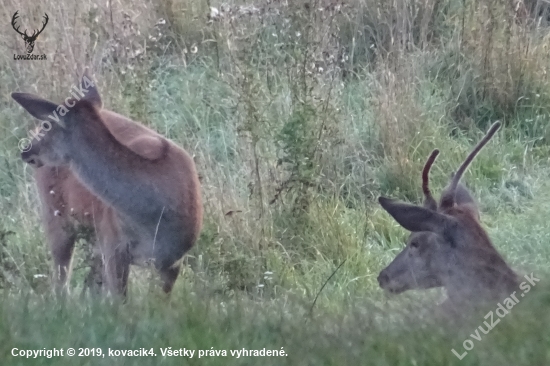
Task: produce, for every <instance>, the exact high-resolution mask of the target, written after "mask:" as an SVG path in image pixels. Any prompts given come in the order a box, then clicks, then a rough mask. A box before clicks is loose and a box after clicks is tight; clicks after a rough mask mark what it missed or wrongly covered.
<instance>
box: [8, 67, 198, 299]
mask: <svg viewBox="0 0 550 366" xmlns="http://www.w3.org/2000/svg"><path fill="white" fill-rule="evenodd" d="M85 80H90V77H89V76H88V72H87V71H86V72H85V74H84V77H83V79H82V83H81V90H85V91H86V94H85V95H84V96H83V97H82V98H75V99H69V98H68V99H67V100H66V104H67V105H69V106H71V108H70V109H69V110H67V109H66V112H65V113H63V114H62V113H60V114H59V118H60V121H59V124H52V127H51V129H50V130H48V131H47V132H46V133H45V134H44V136H43V137H41V138H40V139H37V138H35V139H33V140H32V147H31V149H30V150H29V151H27V152H24V153H22V158H23V160H25V161H27V162H29V163H34V164H35V165H37V166H39V167H40V166H42V165H43V167H44V168H46V167H48V168H50V169H52V168H53V169H68V170H69V172H70V173H71V174H72V175H74V178H75V179H74V181H72V183H71V180H67V178H64V179H65V180H64V182H65V183H66V185H65V186H63V187H62V189H63V188H64V189H67V190H66V191H64V192H60V194H61V193H62V195H60V196H63V197H74V201H71V202H69V203H70V205H72V206H73V207H70V205H68V204H67V203H66V204H65V208H67V207H69V211H70V208H74V211H76V212H82V211H84V212H88V213H90V215H85V216H89V217H84V218H82V217H81V218H80V219H78V218H77V221H79V220H80V221H82V222H85V223H87V224H90V225H93V227H94V228H95V230H96V235H97V243H98V246H99V250H100V252H101V254H102V257H103V270H104V273H103V277H104V279H105V282H106V285H107V288H108V289H109V291H110V292H111V293H113V294H121V295H125V294H126V291H127V283H128V274H129V265H130V264H143V263H145V262H147V261H149V260H152V261H153V262H154V265H155V267H156V269H157V270H158V272H159V273H160V276H161V280H162V281H163V286H162V288H163V290H164V291H165V292H166V293H169V292H171V290H172V288H173V286H174V282H175V281H176V279H177V277H178V274H179V270H180V266H181V264H180V260H181V259H182V257H183V255H184V254H185V253H186V252H187V251H188V250H189V249H191V247H192V246H193V245H194V244H195V242H196V240H197V238H198V235H199V232H200V229H201V225H202V203H201V196H200V185H199V181H198V175H197V172H196V168H195V164H194V162H193V159H192V158H191V157H190V156H189V154H188V153H187V152H185V151H184V150H183V149H181V148H180V147H178V146H177V145H175V144H174V143H173V142H170V141H168V140H167V139H165V138H164V137H162V136H160V135H159V134H157V133H156V132H154V131H152V130H149V129H148V128H146V127H145V126H143V125H141V124H139V123H137V122H134V121H131V120H129V119H127V118H126V117H123V116H121V115H119V114H116V113H114V112H111V111H108V110H105V109H102V101H101V98H100V95H99V92H98V90H97V88H96V86H95V85H94V84H93V83H91V85H85ZM86 84H87V83H86ZM85 86H87V87H85ZM12 98H13V99H14V100H15V101H16V102H18V103H19V104H20V105H21V106H22V107H23V108H24V109H25V110H27V112H29V113H30V114H31V115H32V116H34V117H35V118H37V119H39V120H46V119H47V118H48V117H49V115H51V114H52V112H53V111H55V110H56V109H57V108H58V105H57V104H55V103H53V102H50V101H48V100H45V99H42V98H40V97H38V96H36V95H32V94H28V93H12ZM59 107H61V106H59ZM58 110H59V109H58ZM51 172H52V170H50V173H46V175H47V176H48V174H49V178H51V174H52V173H51ZM61 180H62V181H63V178H61ZM67 182H68V183H71V184H68V183H67ZM38 184H39V185H40V184H43V183H42V182H41V181H38ZM78 184H80V185H81V188H84V190H83V191H84V192H87V193H89V195H86V194H82V191H81V192H80V194H79V193H75V192H76V191H78V189H79V188H78ZM41 189H43V187H41ZM47 194H49V192H48V193H46V192H44V193H43V194H42V196H44V195H47ZM54 195H55V194H54ZM86 200H87V201H86ZM96 204H97V207H96ZM91 206H92V207H93V210H90V207H91ZM86 210H88V211H86ZM90 211H92V212H93V215H92V212H90ZM54 216H55V215H54ZM92 219H93V222H92V221H89V220H92ZM87 220H88V221H87ZM55 227H56V226H55V225H54V228H55ZM57 230H60V226H57ZM53 241H55V242H56V243H59V244H53V245H52V252H53V253H54V261H55V262H56V267H58V268H59V269H60V270H59V276H58V277H59V281H60V282H61V283H63V282H64V281H66V277H67V268H69V264H70V257H71V255H70V254H71V253H72V247H73V243H74V242H73V243H65V244H63V243H62V241H59V240H57V241H56V239H55V235H54V236H50V243H51V242H53ZM58 247H59V248H58ZM56 250H57V251H58V252H59V253H60V254H56ZM67 257H68V259H67Z"/></svg>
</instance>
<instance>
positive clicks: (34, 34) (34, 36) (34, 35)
mask: <svg viewBox="0 0 550 366" xmlns="http://www.w3.org/2000/svg"><path fill="white" fill-rule="evenodd" d="M44 19H46V21H45V22H42V29H40V30H38V29H36V30H34V31H33V33H32V36H30V38H36V37H38V36H39V35H40V33H42V31H43V30H44V28H46V24H48V20H49V19H50V18H49V17H48V14H46V13H44ZM36 32H38V33H36Z"/></svg>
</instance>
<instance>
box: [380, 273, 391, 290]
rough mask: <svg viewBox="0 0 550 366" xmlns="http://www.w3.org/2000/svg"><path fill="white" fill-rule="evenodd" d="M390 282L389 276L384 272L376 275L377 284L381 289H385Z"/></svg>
mask: <svg viewBox="0 0 550 366" xmlns="http://www.w3.org/2000/svg"><path fill="white" fill-rule="evenodd" d="M389 282H390V276H388V274H387V273H386V271H382V272H380V274H379V275H378V284H379V285H380V287H381V288H383V289H385V288H386V287H387V285H388V283H389Z"/></svg>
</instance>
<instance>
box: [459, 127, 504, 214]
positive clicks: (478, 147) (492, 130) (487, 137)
mask: <svg viewBox="0 0 550 366" xmlns="http://www.w3.org/2000/svg"><path fill="white" fill-rule="evenodd" d="M500 126H501V123H500V121H496V122H495V123H493V125H492V126H491V128H489V131H487V134H486V135H485V136H484V137H483V139H481V141H479V142H478V143H477V145H476V147H475V148H474V149H473V150H472V152H471V153H470V155H468V157H467V158H466V159H465V160H464V162H463V163H462V165H460V167H459V168H458V170H457V171H456V174H455V175H454V177H453V179H452V181H451V184H450V185H449V192H450V197H452V200H453V202H452V203H454V196H455V191H456V187H457V186H458V182H459V181H460V178H462V175H463V174H464V172H465V171H466V169H467V168H468V166H469V165H470V163H471V162H472V161H473V160H474V158H475V157H476V155H477V154H478V153H479V152H480V151H481V149H483V147H484V146H485V145H486V144H487V142H489V140H490V139H491V138H492V137H493V136H494V134H495V133H496V132H497V131H498V129H499V128H500ZM449 203H451V202H449Z"/></svg>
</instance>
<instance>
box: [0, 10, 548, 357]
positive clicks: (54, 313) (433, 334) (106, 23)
mask: <svg viewBox="0 0 550 366" xmlns="http://www.w3.org/2000/svg"><path fill="white" fill-rule="evenodd" d="M547 7H548V5H547V4H546V2H544V1H536V0H514V1H512V0H461V1H459V0H347V1H337V0H332V1H329V0H309V1H306V0H292V1H290V0H289V1H277V0H256V1H246V2H245V1H236V0H235V1H232V0H228V1H226V2H224V3H221V2H219V1H214V0H212V1H206V0H160V1H147V0H137V1H130V0H114V1H113V0H106V1H102V2H93V1H89V0H84V1H78V2H72V1H53V0H44V1H41V2H34V1H30V0H19V1H15V0H1V1H0V14H1V19H3V21H2V22H0V32H1V33H0V34H1V35H0V106H1V111H2V112H1V113H0V140H1V144H0V160H1V161H0V196H1V200H0V209H1V212H2V216H1V217H0V244H1V245H0V293H1V295H0V296H1V300H0V362H1V364H2V365H50V364H52V365H53V364H55V365H74V364H82V365H112V364H117V365H181V364H189V365H229V364H231V365H232V364H235V365H257V364H260V363H261V364H263V365H281V364H288V365H455V364H456V365H458V364H460V365H547V364H549V362H550V347H549V343H550V331H549V330H548V329H549V328H548V326H547V324H549V322H550V312H549V311H548V307H549V306H550V284H549V283H548V278H549V276H548V275H549V274H550V270H549V266H548V262H549V260H550V229H549V227H548V217H550V184H549V183H548V179H549V174H550V124H549V122H550V75H549V73H548V67H549V66H550V53H549V47H550V28H549V24H548V21H547V20H548V16H549V15H548V13H547V10H548V9H547ZM17 10H18V11H19V14H20V16H21V19H20V22H21V24H22V29H24V28H27V29H33V28H39V27H40V24H41V21H42V16H43V14H44V13H47V14H48V15H49V18H50V20H49V23H48V25H47V27H46V29H45V31H44V32H43V33H42V35H41V36H40V38H39V39H38V41H37V42H36V45H35V49H34V53H35V54H43V53H45V54H46V55H47V58H48V59H47V61H15V60H14V59H13V55H14V54H24V53H25V48H24V42H23V40H22V39H21V38H20V36H18V35H17V34H16V33H15V31H14V30H13V29H12V26H11V24H10V20H11V17H12V16H13V13H15V11H17ZM85 66H91V67H92V68H93V71H94V73H95V77H96V79H97V81H98V84H99V89H100V92H101V93H102V97H103V100H104V104H105V106H106V108H109V109H112V110H115V111H117V112H119V113H122V114H125V115H128V116H130V117H132V118H133V119H135V120H138V121H141V122H143V123H144V124H146V125H148V126H150V127H152V128H154V129H155V130H157V131H159V132H160V133H162V134H164V135H165V136H167V137H168V138H170V139H172V140H174V141H176V142H177V143H178V144H180V145H181V146H183V147H184V148H185V149H187V150H188V151H189V152H191V153H192V154H193V155H194V157H195V161H196V163H197V166H198V169H199V171H200V175H201V180H202V188H203V191H202V193H203V198H204V207H205V218H204V229H203V232H202V235H201V237H200V240H199V242H198V244H197V246H196V248H194V249H193V250H192V251H191V252H190V255H189V256H188V257H187V259H186V264H187V265H186V266H185V269H184V271H183V272H182V276H181V278H180V279H179V280H178V282H177V283H176V288H175V290H174V293H173V296H172V297H171V299H170V300H166V299H163V297H162V296H161V295H162V294H161V293H160V291H159V289H158V287H157V286H156V277H155V274H154V272H152V271H150V270H148V269H136V268H134V269H133V270H132V274H131V275H130V292H129V299H128V301H127V303H126V304H116V303H111V302H110V301H108V300H104V299H103V300H101V299H99V300H98V299H91V298H88V297H86V296H81V295H80V293H81V292H82V289H83V281H84V278H85V276H86V274H87V271H88V263H87V253H88V251H89V248H88V246H87V245H86V243H85V242H81V243H80V245H79V246H78V248H77V254H76V258H75V260H74V269H73V277H72V282H71V287H72V295H71V296H70V297H69V298H68V299H66V301H57V300H56V299H54V298H52V296H51V283H50V277H51V261H50V257H49V253H48V249H47V244H46V242H45V236H44V233H43V231H42V228H41V224H40V221H39V216H38V212H39V202H38V198H37V193H36V188H35V185H34V182H33V179H32V169H31V168H30V167H28V166H26V165H25V164H24V163H23V162H22V161H21V159H20V158H19V150H18V148H17V143H18V140H19V139H20V138H22V137H25V136H27V131H29V130H30V129H31V128H32V126H34V123H36V121H32V120H31V118H30V117H29V115H28V114H26V113H25V112H24V111H23V110H22V108H20V107H19V106H18V105H16V103H14V102H13V101H12V100H11V98H10V93H11V92H13V91H26V92H33V93H36V94H39V95H41V96H44V97H47V98H50V99H52V100H57V101H61V100H63V99H64V98H65V97H67V96H69V95H70V88H71V86H72V85H74V84H75V83H76V81H77V80H78V76H79V75H80V74H81V72H82V71H83V69H84V67H85ZM497 119H500V120H501V121H502V122H503V123H504V128H502V129H501V131H500V132H499V133H498V135H497V136H496V137H495V138H494V139H493V140H492V141H491V142H490V143H489V144H488V146H487V147H486V148H485V149H484V150H483V152H482V153H481V154H480V155H479V156H478V158H477V159H476V160H475V162H474V163H473V164H472V166H471V167H470V169H469V171H468V172H467V174H466V175H465V177H464V182H465V183H466V184H467V185H468V186H469V188H470V189H471V190H472V191H473V192H474V195H475V197H477V199H478V200H479V204H480V207H481V211H482V221H483V224H484V226H485V227H486V229H487V230H488V232H489V234H490V236H491V238H492V239H493V241H494V243H495V246H496V247H497V248H498V250H499V251H500V252H501V253H502V254H503V255H504V257H505V258H506V260H507V261H508V262H509V263H510V264H511V265H512V266H513V267H514V268H515V269H516V270H517V271H518V272H520V273H531V272H533V273H534V274H535V275H536V276H537V277H538V278H540V279H541V281H540V283H539V284H538V285H537V288H536V289H535V290H534V291H532V292H531V293H529V295H528V296H526V297H525V298H524V299H522V301H521V303H520V304H518V305H517V306H516V307H515V308H514V309H513V310H512V311H511V313H510V314H509V315H507V316H506V318H504V319H502V320H501V322H500V323H499V324H498V325H497V326H496V327H495V328H494V329H493V330H492V331H491V332H490V333H489V334H487V335H482V340H481V341H474V344H475V347H474V349H473V350H472V351H470V352H469V353H468V355H467V356H466V357H465V358H464V359H463V360H461V361H460V360H459V359H458V358H457V357H455V355H453V353H452V352H451V349H453V348H454V349H455V350H457V352H458V353H462V352H463V346H462V343H463V341H464V340H465V339H471V338H470V334H471V333H472V332H473V331H474V330H475V328H476V327H477V326H478V325H481V324H482V322H483V320H484V319H483V315H484V314H480V315H479V316H477V317H474V319H472V322H471V323H468V322H466V323H465V324H463V325H462V326H460V327H456V326H452V327H451V326H449V325H448V324H447V325H446V324H442V323H441V322H436V321H434V320H433V319H431V316H430V315H431V314H432V313H433V309H434V306H435V304H436V303H437V302H439V301H440V300H441V297H442V296H443V295H444V294H443V292H442V291H440V290H437V289H436V290H431V291H416V292H414V291H412V292H411V293H410V294H409V293H405V294H402V295H399V296H393V297H392V296H386V295H385V294H384V293H383V292H382V291H381V290H380V289H379V288H378V285H377V281H376V276H377V275H378V273H379V271H380V270H381V269H382V268H383V267H385V266H386V265H387V264H388V263H389V262H390V261H391V260H392V259H393V258H394V256H395V255H396V254H397V253H398V252H399V251H400V250H401V249H402V247H403V245H404V241H405V239H406V237H407V232H405V231H404V230H403V229H402V228H400V227H399V226H398V225H397V224H396V223H395V222H394V221H393V219H391V218H390V217H389V215H387V214H386V213H385V212H384V211H382V210H381V209H380V208H379V207H378V204H377V203H376V198H377V196H379V195H388V196H391V197H397V198H400V199H403V200H408V201H411V202H420V201H421V190H420V170H421V168H422V166H423V164H424V161H425V159H426V157H427V156H428V154H429V152H430V151H431V150H432V149H434V148H439V149H440V150H441V155H440V157H439V159H438V160H437V162H436V164H435V166H434V168H433V170H432V174H431V176H432V188H433V191H434V192H439V191H441V189H442V188H443V187H444V186H445V184H446V182H447V179H448V176H449V174H450V172H452V171H453V170H454V169H456V167H457V166H458V164H460V162H461V161H462V159H463V158H464V157H465V156H466V155H467V153H468V152H469V151H470V149H471V148H472V146H473V144H475V142H477V141H478V140H479V138H480V137H481V136H482V135H483V133H484V132H485V130H486V129H487V128H488V126H489V125H490V124H491V123H492V122H494V121H495V120H497ZM342 263H343V264H342ZM340 265H341V267H340V268H339V269H338V270H337V271H336V272H335V270H336V269H337V267H338V266H340ZM331 274H334V276H332V277H331V278H330V279H329V277H330V276H331ZM328 279H329V280H328ZM327 280H328V281H327ZM325 282H326V286H325V287H324V288H323V290H322V291H321V292H320V293H319V291H320V289H321V287H322V286H323V284H325ZM317 295H318V298H317V297H316V296H317ZM495 307H496V304H495ZM14 347H17V348H19V349H44V348H46V349H50V348H54V347H56V348H65V349H66V348H68V347H73V348H76V349H78V348H80V347H101V348H102V349H103V351H104V352H106V351H107V349H108V348H109V347H110V348H112V349H138V348H141V347H144V348H147V349H149V348H151V347H153V348H155V350H156V353H157V357H119V358H116V359H114V358H109V357H106V358H100V357H99V358H98V357H91V356H90V357H79V358H76V359H75V358H70V357H63V358H57V359H56V358H53V359H47V358H45V357H39V358H36V359H23V358H20V357H12V356H11V352H12V348H14ZM160 347H172V348H173V349H179V348H184V347H185V348H188V349H195V350H199V349H202V350H211V349H217V350H222V349H223V350H227V351H228V352H229V350H232V349H243V348H245V349H262V348H266V349H276V350H281V349H284V351H285V353H286V354H287V356H285V357H261V358H258V357H242V358H238V359H237V358H232V357H230V356H227V357H203V358H200V359H197V356H195V357H194V358H193V359H183V358H182V357H165V358H163V357H161V356H160V351H159V349H160Z"/></svg>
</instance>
